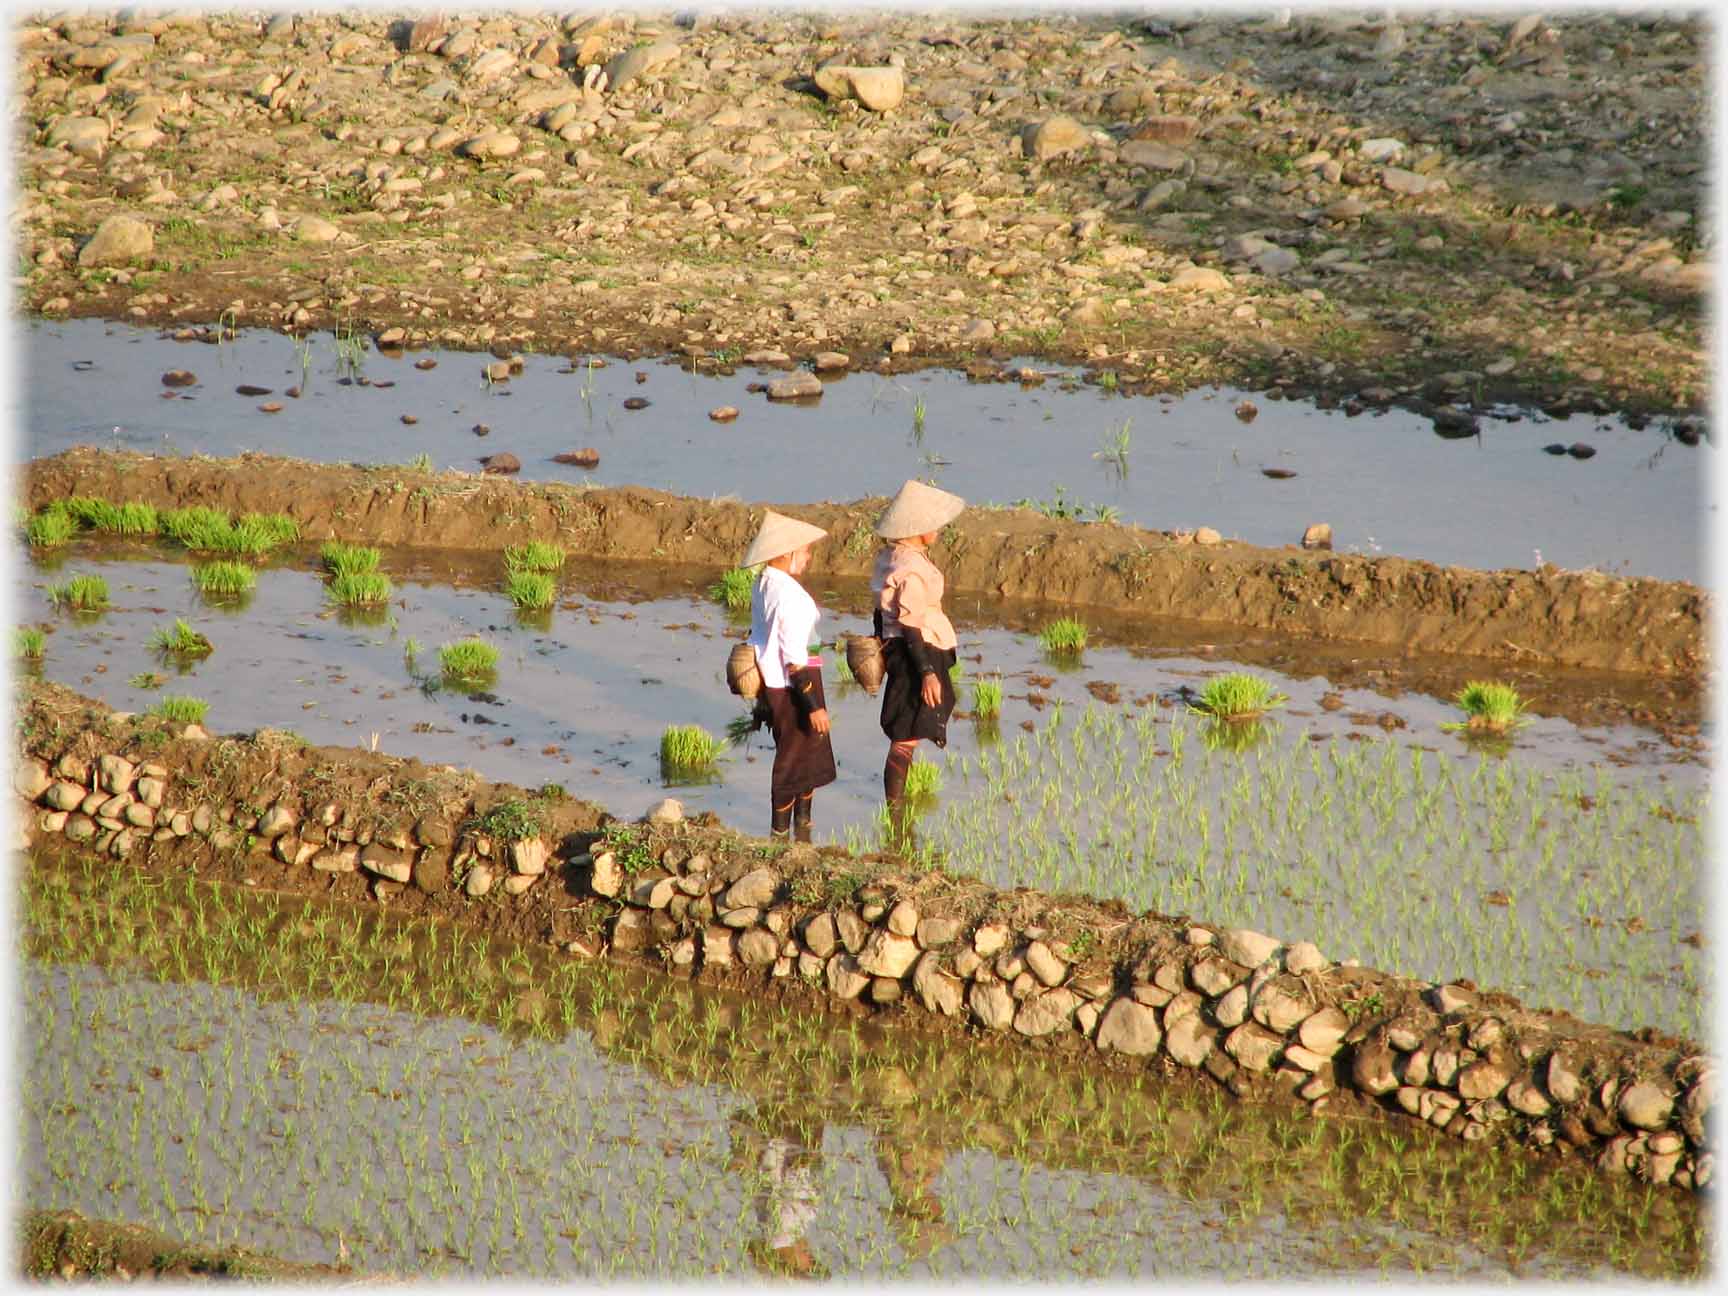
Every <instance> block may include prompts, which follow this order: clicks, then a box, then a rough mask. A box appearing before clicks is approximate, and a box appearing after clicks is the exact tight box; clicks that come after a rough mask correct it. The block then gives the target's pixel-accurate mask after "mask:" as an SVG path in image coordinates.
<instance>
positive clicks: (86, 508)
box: [65, 495, 160, 536]
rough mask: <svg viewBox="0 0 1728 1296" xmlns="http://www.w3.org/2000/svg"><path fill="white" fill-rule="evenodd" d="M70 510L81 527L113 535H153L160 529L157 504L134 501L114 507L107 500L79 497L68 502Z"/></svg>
mask: <svg viewBox="0 0 1728 1296" xmlns="http://www.w3.org/2000/svg"><path fill="white" fill-rule="evenodd" d="M65 505H66V511H67V512H68V513H69V514H71V515H72V517H73V518H74V519H75V520H76V521H77V523H78V525H79V526H82V527H85V528H87V529H88V530H91V531H102V532H106V533H108V534H110V535H124V536H153V535H155V534H156V532H157V530H158V529H159V526H160V520H159V515H158V513H157V512H156V506H155V505H154V504H146V503H144V502H143V501H141V500H134V501H133V502H131V503H129V504H112V503H110V502H109V501H107V500H105V499H95V498H92V497H90V496H87V495H77V496H74V497H72V498H71V499H69V500H67V501H65Z"/></svg>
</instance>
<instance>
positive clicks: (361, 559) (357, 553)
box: [318, 540, 380, 576]
mask: <svg viewBox="0 0 1728 1296" xmlns="http://www.w3.org/2000/svg"><path fill="white" fill-rule="evenodd" d="M379 558H380V554H379V552H378V550H376V549H374V548H372V547H371V546H370V545H352V544H346V543H344V542H343V541H341V540H326V541H325V542H324V547H323V548H322V549H320V550H319V551H318V561H319V562H321V563H323V564H324V567H325V569H326V570H327V571H328V572H329V573H330V574H331V575H332V576H359V575H364V574H365V573H367V572H375V571H377V570H378V560H379Z"/></svg>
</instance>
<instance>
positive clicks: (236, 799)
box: [14, 684, 1714, 1187]
mask: <svg viewBox="0 0 1728 1296" xmlns="http://www.w3.org/2000/svg"><path fill="white" fill-rule="evenodd" d="M20 706H21V714H20V716H19V732H20V734H21V736H22V741H23V745H24V753H23V757H22V759H21V760H20V762H19V764H18V767H17V771H16V775H15V780H14V789H15V791H16V792H17V793H18V794H19V796H21V797H22V798H23V801H22V803H15V805H14V809H15V812H16V813H17V814H18V816H19V819H18V822H19V825H20V828H21V830H22V831H21V838H22V840H21V845H23V846H26V847H29V846H31V845H33V844H35V843H37V842H41V843H42V844H43V845H44V846H48V845H55V844H58V843H61V842H65V843H70V844H71V845H72V846H74V847H75V848H78V849H81V850H86V851H93V852H98V853H105V854H108V855H111V856H113V857H116V858H124V859H127V860H128V861H129V862H131V863H133V864H136V865H138V866H140V867H143V868H145V869H146V870H151V871H164V872H181V873H183V872H184V871H186V870H188V869H190V870H193V871H195V872H196V873H197V874H198V875H199V876H200V877H207V878H210V879H212V880H223V881H229V882H234V883H238V884H241V885H248V886H254V887H259V888H264V889H268V890H278V891H283V892H290V893H313V892H315V893H321V894H328V895H331V896H333V897H336V898H340V899H348V900H352V901H354V902H356V903H362V904H366V903H374V904H382V905H385V906H388V907H390V908H391V909H393V910H396V911H399V912H403V913H408V914H421V915H426V916H436V917H445V918H449V919H452V920H454V921H459V922H463V923H469V924H472V925H474V926H475V927H476V928H477V929H479V930H481V931H484V932H485V933H487V934H488V935H493V936H502V937H508V938H511V939H516V940H521V941H526V942H529V943H535V944H547V943H549V944H552V945H554V946H559V947H562V948H563V949H564V950H566V951H567V952H568V953H569V954H570V955H572V956H575V957H586V958H593V957H598V956H600V955H602V954H611V955H613V956H616V957H621V958H625V959H626V960H632V961H640V962H645V963H647V964H649V965H652V966H658V967H661V968H663V969H664V970H665V971H667V972H668V973H670V974H672V975H677V976H687V977H696V978H699V979H701V980H704V981H711V982H714V983H716V984H721V985H730V986H734V987H737V988H741V989H748V990H751V991H752V992H753V993H757V994H766V995H768V996H770V997H772V998H777V999H784V1000H787V1001H789V1002H793V1003H798V1004H806V1005H809V1006H811V1007H814V1008H819V1009H822V1010H826V1011H834V1012H843V1013H850V1014H854V1015H858V1016H866V1017H870V1018H872V1019H879V1020H881V1021H882V1022H883V1023H884V1024H887V1025H894V1024H904V1025H906V1026H909V1027H913V1028H916V1029H921V1030H937V1031H947V1032H962V1033H965V1034H967V1035H975V1034H977V1033H979V1032H980V1031H982V1032H983V1033H985V1034H986V1035H989V1036H993V1037H996V1038H1000V1039H1003V1040H1010V1041H1015V1042H1016V1045H1017V1046H1024V1047H1028V1048H1034V1049H1041V1050H1048V1051H1053V1052H1055V1053H1057V1054H1059V1055H1064V1056H1069V1057H1073V1058H1074V1059H1076V1060H1078V1061H1080V1062H1082V1063H1084V1064H1086V1065H1099V1066H1105V1067H1110V1068H1119V1069H1125V1070H1130V1071H1132V1070H1135V1069H1142V1068H1146V1067H1151V1068H1153V1069H1155V1070H1157V1071H1159V1072H1162V1073H1170V1074H1176V1073H1179V1072H1182V1071H1187V1072H1191V1073H1197V1072H1200V1071H1204V1072H1205V1073H1206V1074H1207V1075H1209V1076H1210V1077H1212V1079H1213V1080H1215V1081H1217V1082H1218V1083H1220V1084H1223V1085H1226V1086H1227V1087H1228V1088H1229V1089H1230V1090H1231V1092H1232V1093H1234V1094H1236V1095H1238V1096H1240V1097H1246V1098H1253V1099H1256V1100H1263V1101H1269V1102H1293V1101H1302V1102H1306V1103H1307V1104H1309V1106H1310V1108H1311V1110H1313V1111H1315V1112H1316V1113H1320V1112H1329V1111H1338V1112H1363V1113H1368V1112H1374V1113H1383V1114H1386V1115H1388V1116H1390V1117H1392V1118H1394V1119H1402V1118H1409V1119H1414V1120H1419V1121H1422V1122H1425V1123H1426V1124H1428V1125H1431V1126H1433V1127H1435V1128H1438V1129H1442V1130H1444V1131H1445V1132H1446V1133H1448V1134H1449V1135H1452V1136H1454V1137H1457V1138H1459V1139H1462V1140H1464V1141H1466V1142H1485V1141H1492V1142H1495V1143H1506V1144H1509V1145H1516V1146H1520V1147H1526V1148H1529V1149H1530V1150H1531V1151H1532V1152H1534V1153H1537V1154H1539V1155H1543V1156H1548V1157H1563V1156H1569V1155H1578V1156H1583V1157H1587V1158H1589V1159H1590V1160H1591V1161H1592V1162H1593V1163H1594V1164H1595V1165H1597V1166H1598V1167H1599V1168H1601V1169H1603V1170H1610V1171H1630V1172H1632V1173H1634V1174H1636V1175H1637V1176H1639V1177H1640V1178H1643V1179H1647V1180H1648V1181H1650V1182H1652V1183H1659V1184H1660V1183H1673V1184H1676V1185H1678V1186H1681V1187H1702V1186H1703V1185H1704V1184H1705V1183H1706V1182H1707V1181H1708V1180H1709V1178H1710V1176H1711V1174H1712V1170H1713V1158H1712V1155H1711V1152H1710V1151H1709V1144H1708V1142H1707V1131H1706V1128H1705V1124H1704V1117H1705V1113H1706V1111H1707V1109H1708V1108H1709V1106H1710V1105H1711V1103H1712V1101H1713V1085H1714V1080H1713V1067H1712V1065H1711V1063H1710V1060H1709V1059H1708V1058H1706V1057H1704V1056H1702V1055H1701V1054H1699V1052H1698V1050H1697V1048H1696V1047H1695V1046H1694V1045H1692V1044H1690V1043H1688V1042H1687V1041H1683V1040H1678V1039H1673V1038H1666V1037H1663V1036H1661V1035H1659V1034H1658V1033H1656V1032H1654V1031H1652V1030H1644V1031H1640V1032H1638V1033H1637V1034H1636V1035H1628V1034H1625V1033H1623V1032H1618V1031H1611V1030H1608V1029H1606V1028H1603V1027H1599V1026H1593V1025H1590V1024H1587V1023H1583V1022H1579V1021H1577V1020H1576V1019H1574V1018H1571V1017H1568V1016H1566V1015H1564V1014H1558V1013H1546V1012H1539V1011H1532V1010H1530V1009H1527V1008H1525V1007H1524V1005H1522V1004H1521V1003H1520V1002H1519V1001H1518V1000H1516V999H1514V998H1512V997H1511V996H1508V995H1504V994H1499V993H1495V992H1493V991H1490V990H1478V988H1477V987H1475V986H1473V985H1470V984H1468V983H1464V982H1454V983H1447V984H1442V983H1429V982H1426V981H1418V980H1410V979H1407V978H1401V977H1398V976H1395V975H1392V974H1388V973H1385V972H1379V971H1375V970H1373V969H1368V968H1362V967H1357V966H1350V965H1337V964H1333V963H1332V962H1331V961H1330V960H1329V959H1328V958H1327V957H1326V956H1325V954H1324V953H1323V952H1322V951H1320V950H1319V949H1317V948H1315V947H1314V946H1313V945H1312V944H1310V943H1308V942H1306V941H1300V940H1297V941H1292V942H1289V943H1286V942H1284V941H1282V940H1280V939H1278V938H1276V937H1272V936H1267V935H1264V934H1262V933H1259V932H1254V931H1249V930H1244V929H1219V928H1216V927H1213V926H1209V925H1207V924H1205V923H1203V922H1196V921H1194V920H1192V919H1190V918H1188V917H1187V916H1164V915H1157V914H1152V913H1147V914H1143V915H1139V916H1135V915H1133V914H1131V913H1129V912H1128V911H1127V910H1126V909H1125V908H1124V907H1123V906H1122V905H1120V904H1116V903H1104V904H1100V903H1098V902H1095V901H1092V900H1088V899H1086V898H1084V897H1075V896H1050V895H1045V894H1041V893H1039V892H1036V891H1031V890H1027V889H1018V890H1015V891H1012V892H1002V891H997V890H995V889H992V888H990V887H987V886H984V885H982V884H979V883H977V882H974V881H972V880H970V879H967V878H965V877H960V876H953V875H950V874H948V873H945V872H943V871H941V870H930V871H924V872H919V871H918V870H915V869H910V868H908V867H907V866H906V863H905V861H904V860H902V859H900V858H899V857H898V856H895V855H892V854H889V855H881V854H873V855H857V856H854V855H849V854H848V853H846V852H845V851H842V850H839V849H837V848H823V849H821V850H816V849H814V848H810V847H797V846H794V847H785V846H779V845H775V844H772V843H767V842H762V841H760V840H755V839H749V838H744V837H741V836H740V835H739V834H737V833H734V832H731V831H729V830H727V829H725V828H724V827H723V826H722V825H720V824H718V823H717V822H716V821H714V820H712V819H711V818H709V817H701V818H699V819H697V820H694V821H688V822H686V821H684V820H683V818H682V815H681V814H680V813H679V812H678V810H677V809H676V807H675V806H666V807H662V808H661V809H660V810H658V811H656V813H655V814H654V815H651V816H650V819H649V821H648V822H646V823H642V824H630V823H621V822H619V821H617V820H614V819H613V818H612V817H611V816H610V815H608V814H606V813H605V812H604V811H603V810H601V808H600V807H598V806H595V805H593V804H592V803H588V802H583V801H580V800H575V799H572V798H570V797H568V796H566V795H563V794H562V793H559V794H556V795H549V794H544V793H527V792H524V790H522V789H519V788H515V787H511V786H509V785H500V784H488V783H485V782H483V781H481V780H480V779H479V778H478V777H477V776H475V775H473V774H472V773H471V772H469V773H464V772H460V771H456V770H454V769H452V768H450V767H440V768H428V767H426V766H424V765H422V764H420V763H419V762H417V761H412V760H401V759H398V758H394V757H389V756H386V755H382V754H379V753H366V752H358V751H344V750H340V749H333V748H314V747H310V746H307V745H304V744H302V743H300V742H298V741H297V740H295V739H294V738H292V737H291V736H289V735H285V734H281V733H274V732H270V731H263V732H260V733H259V734H256V735H254V736H252V737H249V738H223V739H212V738H210V737H209V736H207V735H204V734H203V733H202V731H200V730H197V729H196V728H192V729H189V730H187V731H185V732H182V733H177V734H176V733H171V732H170V731H169V730H168V729H167V728H166V727H165V726H164V725H163V723H162V722H161V721H158V720H156V719H153V718H148V717H137V716H131V717H128V716H122V715H119V714H117V713H113V712H109V711H107V709H106V708H103V707H100V706H93V705H91V704H90V703H89V702H88V700H86V699H83V698H80V697H79V696H78V695H76V694H73V693H71V692H70V691H68V690H65V689H62V688H59V687H57V686H53V685H44V684H31V685H29V686H27V689H26V691H25V694H24V696H23V697H22V698H21V700H20ZM1398 1113H1403V1116H1402V1117H1400V1116H1399V1115H1398Z"/></svg>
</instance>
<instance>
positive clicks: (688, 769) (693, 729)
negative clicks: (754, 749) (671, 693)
mask: <svg viewBox="0 0 1728 1296" xmlns="http://www.w3.org/2000/svg"><path fill="white" fill-rule="evenodd" d="M725 746H726V744H725V743H724V742H723V741H722V740H721V739H719V738H716V737H715V736H714V735H713V734H711V733H709V732H708V731H707V730H706V729H704V728H703V727H702V726H701V725H670V726H668V727H667V729H666V731H665V732H664V733H662V734H661V735H660V768H661V771H662V772H663V773H664V774H666V775H693V774H706V773H708V772H709V771H711V770H712V769H713V768H714V763H715V762H716V761H717V760H719V759H720V753H721V751H722V750H723V749H724V748H725Z"/></svg>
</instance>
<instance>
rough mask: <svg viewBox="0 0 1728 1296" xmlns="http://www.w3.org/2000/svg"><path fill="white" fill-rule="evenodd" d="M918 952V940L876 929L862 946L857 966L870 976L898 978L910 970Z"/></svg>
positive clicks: (916, 959)
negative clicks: (862, 949)
mask: <svg viewBox="0 0 1728 1296" xmlns="http://www.w3.org/2000/svg"><path fill="white" fill-rule="evenodd" d="M919 953H920V951H919V949H918V942H917V941H915V940H913V939H912V938H911V937H910V936H897V935H895V934H894V933H893V932H892V931H878V932H876V933H875V934H874V935H872V936H871V937H870V940H869V942H868V943H867V944H866V945H865V946H864V952H863V953H862V954H861V955H859V957H858V967H859V970H860V971H863V972H868V973H869V974H870V975H871V976H879V977H888V978H889V979H891V980H898V979H899V978H900V977H903V976H905V975H906V973H907V972H909V971H911V969H912V965H913V964H914V963H916V962H917V961H918V955H919Z"/></svg>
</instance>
